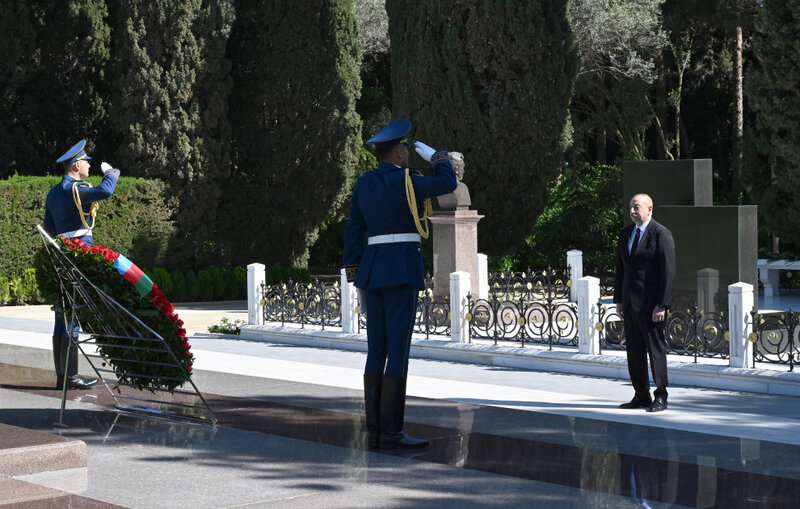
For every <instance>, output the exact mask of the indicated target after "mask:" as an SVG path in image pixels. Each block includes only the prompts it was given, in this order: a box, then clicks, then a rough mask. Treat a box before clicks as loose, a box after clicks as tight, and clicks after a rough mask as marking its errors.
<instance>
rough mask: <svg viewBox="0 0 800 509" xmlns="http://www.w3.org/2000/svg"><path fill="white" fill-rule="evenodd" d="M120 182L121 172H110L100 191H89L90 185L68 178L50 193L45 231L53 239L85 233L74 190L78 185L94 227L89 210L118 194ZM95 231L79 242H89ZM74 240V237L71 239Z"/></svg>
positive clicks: (45, 212) (92, 188)
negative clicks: (75, 232)
mask: <svg viewBox="0 0 800 509" xmlns="http://www.w3.org/2000/svg"><path fill="white" fill-rule="evenodd" d="M118 179H119V170H117V169H113V170H110V171H109V172H108V173H106V174H105V175H104V176H103V181H102V182H101V183H100V185H99V186H97V187H89V183H88V182H84V181H81V180H78V179H76V178H74V177H70V176H67V175H64V178H63V179H62V180H61V182H60V183H59V184H57V185H55V186H54V187H53V188H52V189H51V190H50V192H49V193H47V200H46V202H45V209H44V224H43V225H42V227H43V228H44V231H46V232H47V234H48V235H50V236H51V237H55V236H57V235H61V234H62V233H67V232H74V231H80V230H85V229H86V227H85V226H84V225H83V222H82V221H81V213H80V212H79V211H78V207H77V206H76V205H75V199H74V198H73V196H72V186H73V184H74V183H75V182H78V194H79V196H80V198H81V205H82V206H83V209H84V210H83V212H86V214H84V220H85V221H86V222H87V223H88V224H90V225H91V221H92V219H91V217H90V216H89V214H88V211H89V207H90V206H91V204H92V203H93V202H96V201H100V200H105V199H106V198H108V197H109V196H111V195H112V194H113V193H114V189H116V187H117V180H118ZM91 236H92V233H91V231H89V232H88V234H85V235H75V236H74V237H75V238H79V239H82V240H84V241H85V240H86V237H91ZM70 237H72V235H70Z"/></svg>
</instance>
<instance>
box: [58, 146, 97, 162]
mask: <svg viewBox="0 0 800 509" xmlns="http://www.w3.org/2000/svg"><path fill="white" fill-rule="evenodd" d="M85 145H86V140H81V141H79V142H78V143H76V144H75V145H73V146H72V148H71V149H69V150H67V151H66V152H64V155H62V156H61V157H59V158H58V159H57V160H56V163H57V164H72V163H74V162H75V161H81V160H83V159H91V157H89V155H88V154H87V153H86V151H84V150H83V147H84V146H85Z"/></svg>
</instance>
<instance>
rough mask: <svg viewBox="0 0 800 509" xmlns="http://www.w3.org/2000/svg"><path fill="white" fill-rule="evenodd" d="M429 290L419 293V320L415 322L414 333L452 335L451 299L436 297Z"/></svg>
mask: <svg viewBox="0 0 800 509" xmlns="http://www.w3.org/2000/svg"><path fill="white" fill-rule="evenodd" d="M430 287H431V285H428V289H426V290H425V291H422V292H419V296H418V300H417V319H416V321H415V322H414V332H417V333H420V334H425V337H426V338H429V337H430V336H431V334H435V335H441V336H449V335H450V298H449V297H434V296H433V291H432V290H431V289H430Z"/></svg>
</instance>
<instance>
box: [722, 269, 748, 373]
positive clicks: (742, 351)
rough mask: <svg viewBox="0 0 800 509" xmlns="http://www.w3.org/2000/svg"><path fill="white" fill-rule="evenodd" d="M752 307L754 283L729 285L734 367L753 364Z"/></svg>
mask: <svg viewBox="0 0 800 509" xmlns="http://www.w3.org/2000/svg"><path fill="white" fill-rule="evenodd" d="M752 309H753V285H751V284H748V283H734V284H732V285H730V286H728V320H729V321H728V338H729V340H730V341H729V343H728V346H729V348H730V353H731V355H730V366H731V367H733V368H749V367H752V366H753V343H751V342H750V338H749V336H750V333H751V332H753V317H752V315H750V311H752Z"/></svg>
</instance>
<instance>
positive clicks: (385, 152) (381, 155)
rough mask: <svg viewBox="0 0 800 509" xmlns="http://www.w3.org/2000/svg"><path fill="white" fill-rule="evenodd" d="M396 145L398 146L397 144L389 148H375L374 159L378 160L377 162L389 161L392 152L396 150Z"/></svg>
mask: <svg viewBox="0 0 800 509" xmlns="http://www.w3.org/2000/svg"><path fill="white" fill-rule="evenodd" d="M397 145H399V143H395V144H394V145H391V146H389V147H375V157H377V158H378V161H385V160H387V159H389V157H390V156H391V155H392V151H393V150H394V149H395V148H397Z"/></svg>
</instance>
